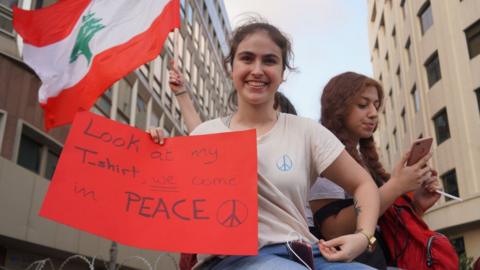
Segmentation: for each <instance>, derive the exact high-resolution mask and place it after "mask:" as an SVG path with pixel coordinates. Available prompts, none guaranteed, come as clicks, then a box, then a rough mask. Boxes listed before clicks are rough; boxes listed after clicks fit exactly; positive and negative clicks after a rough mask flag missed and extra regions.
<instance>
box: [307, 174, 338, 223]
mask: <svg viewBox="0 0 480 270" xmlns="http://www.w3.org/2000/svg"><path fill="white" fill-rule="evenodd" d="M345 198H347V195H346V193H345V190H344V189H343V188H341V187H340V186H339V185H337V184H335V183H333V182H332V181H330V180H328V179H327V178H325V177H318V178H317V180H316V181H315V183H314V184H313V185H312V187H311V188H310V191H309V192H308V201H309V202H310V201H314V200H320V199H341V200H343V199H345ZM306 212H307V221H308V226H310V227H313V226H314V222H313V213H312V210H311V209H310V205H309V204H307V209H306Z"/></svg>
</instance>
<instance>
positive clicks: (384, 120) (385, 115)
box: [382, 108, 387, 126]
mask: <svg viewBox="0 0 480 270" xmlns="http://www.w3.org/2000/svg"><path fill="white" fill-rule="evenodd" d="M382 114H383V122H385V126H386V125H387V109H385V108H384V109H383V112H382Z"/></svg>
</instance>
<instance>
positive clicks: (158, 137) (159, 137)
mask: <svg viewBox="0 0 480 270" xmlns="http://www.w3.org/2000/svg"><path fill="white" fill-rule="evenodd" d="M147 133H148V134H150V137H152V140H153V141H154V142H155V143H158V144H163V143H164V139H165V137H166V136H165V133H164V132H163V129H162V128H160V127H156V128H150V129H148V130H147Z"/></svg>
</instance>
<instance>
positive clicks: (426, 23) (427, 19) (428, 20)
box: [420, 3, 433, 34]
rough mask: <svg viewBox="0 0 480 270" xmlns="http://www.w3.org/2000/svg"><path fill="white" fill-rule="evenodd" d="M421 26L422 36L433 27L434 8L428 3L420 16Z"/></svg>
mask: <svg viewBox="0 0 480 270" xmlns="http://www.w3.org/2000/svg"><path fill="white" fill-rule="evenodd" d="M420 24H421V27H422V34H424V33H425V32H426V31H427V30H428V29H429V28H430V27H431V26H432V25H433V15H432V7H431V6H430V3H427V4H426V6H425V7H424V8H423V11H422V13H421V14H420Z"/></svg>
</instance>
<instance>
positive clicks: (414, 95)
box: [410, 85, 420, 112]
mask: <svg viewBox="0 0 480 270" xmlns="http://www.w3.org/2000/svg"><path fill="white" fill-rule="evenodd" d="M410 94H411V95H412V99H413V107H414V108H415V112H418V111H419V110H420V95H419V93H418V91H417V86H416V85H413V88H412V91H410Z"/></svg>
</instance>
